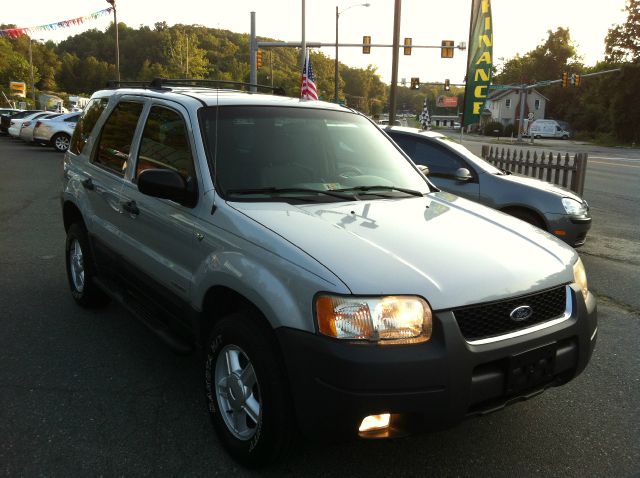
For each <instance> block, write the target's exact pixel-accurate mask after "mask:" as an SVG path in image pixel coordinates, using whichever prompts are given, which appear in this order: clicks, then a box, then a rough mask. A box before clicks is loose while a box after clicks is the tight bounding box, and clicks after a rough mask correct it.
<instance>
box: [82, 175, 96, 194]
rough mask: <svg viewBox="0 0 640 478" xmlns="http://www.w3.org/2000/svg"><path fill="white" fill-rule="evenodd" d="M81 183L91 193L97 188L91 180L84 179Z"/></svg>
mask: <svg viewBox="0 0 640 478" xmlns="http://www.w3.org/2000/svg"><path fill="white" fill-rule="evenodd" d="M81 183H82V187H83V188H85V189H88V190H89V191H93V190H94V189H95V188H96V187H95V186H94V184H93V181H92V180H91V178H87V179H83V180H82V181H81Z"/></svg>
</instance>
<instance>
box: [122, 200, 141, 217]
mask: <svg viewBox="0 0 640 478" xmlns="http://www.w3.org/2000/svg"><path fill="white" fill-rule="evenodd" d="M122 209H123V210H124V211H126V212H128V213H129V214H131V215H133V216H137V215H138V214H140V209H138V206H137V205H136V202H135V201H127V202H123V203H122Z"/></svg>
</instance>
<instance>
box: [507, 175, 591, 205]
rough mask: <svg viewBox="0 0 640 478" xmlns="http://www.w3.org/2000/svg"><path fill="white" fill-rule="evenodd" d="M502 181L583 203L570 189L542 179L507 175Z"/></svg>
mask: <svg viewBox="0 0 640 478" xmlns="http://www.w3.org/2000/svg"><path fill="white" fill-rule="evenodd" d="M500 179H503V180H504V181H508V182H511V183H516V184H521V185H523V186H527V187H530V188H534V189H538V190H542V191H549V192H551V193H554V194H557V195H558V196H561V197H565V198H571V199H575V200H576V201H578V202H582V198H581V197H580V196H578V195H577V194H576V193H575V192H573V191H571V190H570V189H567V188H563V187H562V186H558V185H556V184H552V183H548V182H546V181H542V180H540V179H534V178H529V177H526V176H519V175H517V174H505V175H504V176H500Z"/></svg>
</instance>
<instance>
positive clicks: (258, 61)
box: [256, 50, 262, 70]
mask: <svg viewBox="0 0 640 478" xmlns="http://www.w3.org/2000/svg"><path fill="white" fill-rule="evenodd" d="M256 67H257V68H258V70H259V69H260V68H262V50H258V51H257V52H256Z"/></svg>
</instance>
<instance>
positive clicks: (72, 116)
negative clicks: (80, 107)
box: [33, 113, 81, 153]
mask: <svg viewBox="0 0 640 478" xmlns="http://www.w3.org/2000/svg"><path fill="white" fill-rule="evenodd" d="M80 114H81V113H67V114H63V115H59V116H57V117H55V118H51V119H44V120H40V121H37V122H36V125H35V127H34V130H33V140H34V141H35V142H36V143H41V144H49V145H51V146H53V147H54V148H55V149H56V150H57V151H60V152H61V153H64V152H65V151H66V150H67V149H69V142H70V140H71V136H72V135H73V130H74V129H75V128H76V124H77V123H78V118H80Z"/></svg>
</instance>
